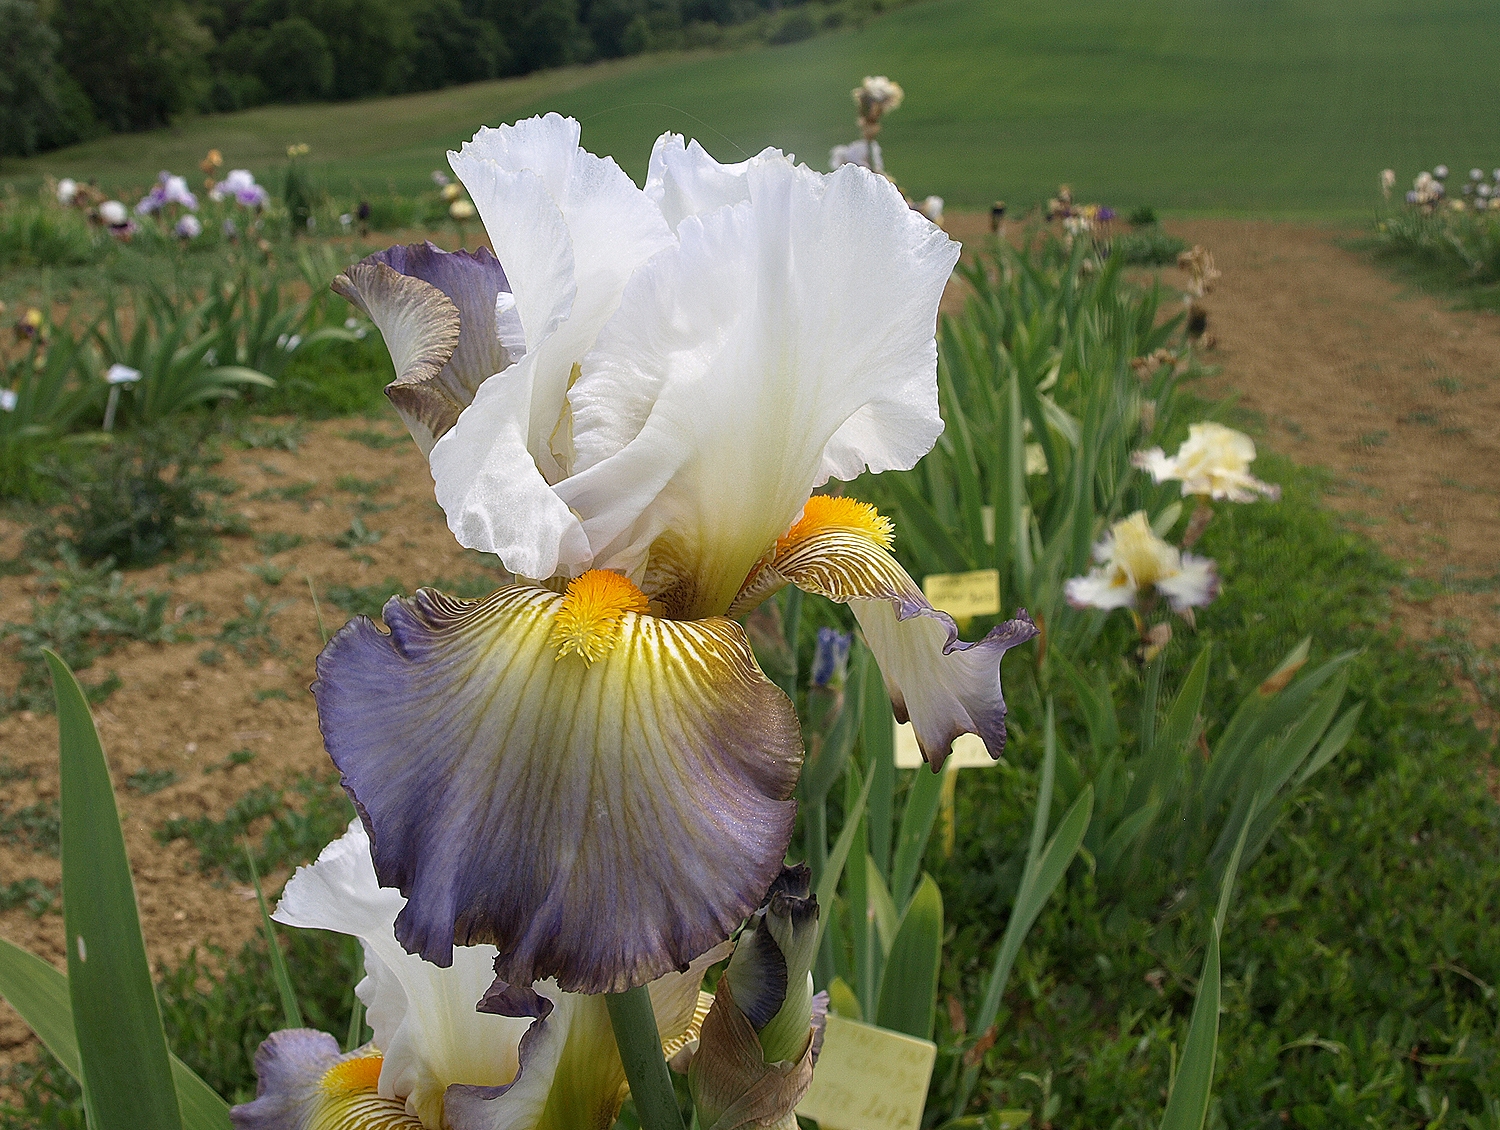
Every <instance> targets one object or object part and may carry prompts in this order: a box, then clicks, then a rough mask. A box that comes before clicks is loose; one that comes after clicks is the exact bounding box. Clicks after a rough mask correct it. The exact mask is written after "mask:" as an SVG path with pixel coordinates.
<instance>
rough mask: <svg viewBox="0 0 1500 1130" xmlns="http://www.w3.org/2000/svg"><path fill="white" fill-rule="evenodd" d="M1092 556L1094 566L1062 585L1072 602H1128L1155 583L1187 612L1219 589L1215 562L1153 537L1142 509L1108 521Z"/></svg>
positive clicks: (1080, 605) (1132, 603)
mask: <svg viewBox="0 0 1500 1130" xmlns="http://www.w3.org/2000/svg"><path fill="white" fill-rule="evenodd" d="M1094 560H1095V561H1097V562H1099V567H1098V568H1097V569H1091V570H1090V571H1089V573H1088V575H1087V576H1083V577H1074V578H1072V579H1071V580H1069V581H1068V582H1067V583H1066V584H1065V585H1064V586H1063V592H1064V594H1065V595H1066V596H1067V598H1068V603H1069V604H1071V605H1072V606H1073V607H1074V608H1105V609H1109V608H1132V607H1134V606H1135V603H1136V600H1137V599H1138V598H1139V596H1140V594H1141V592H1142V591H1143V590H1145V589H1148V588H1154V589H1155V590H1156V591H1157V592H1159V593H1161V595H1162V596H1164V597H1166V598H1167V603H1168V604H1170V605H1171V606H1172V611H1173V612H1186V611H1187V610H1188V609H1189V608H1194V607H1198V608H1201V607H1202V606H1204V605H1206V604H1208V603H1209V601H1211V600H1213V598H1214V597H1215V596H1217V595H1218V592H1219V577H1218V574H1217V573H1216V572H1215V571H1214V563H1213V562H1212V561H1210V560H1209V559H1208V558H1206V557H1197V556H1194V555H1193V554H1191V553H1182V552H1180V551H1179V550H1178V549H1177V547H1176V546H1174V545H1170V544H1168V543H1167V542H1165V541H1163V540H1162V539H1161V538H1159V537H1157V536H1156V531H1155V530H1153V529H1152V528H1151V523H1150V522H1149V521H1148V520H1147V518H1146V512H1145V511H1144V510H1137V511H1136V512H1135V513H1134V514H1132V515H1130V517H1128V518H1123V519H1121V520H1120V521H1118V522H1116V523H1115V524H1114V525H1113V526H1111V527H1110V530H1109V533H1108V534H1106V535H1105V537H1104V540H1103V541H1101V542H1100V543H1099V544H1098V545H1097V546H1095V547H1094Z"/></svg>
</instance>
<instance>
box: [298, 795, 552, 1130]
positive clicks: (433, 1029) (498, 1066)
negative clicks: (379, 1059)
mask: <svg viewBox="0 0 1500 1130" xmlns="http://www.w3.org/2000/svg"><path fill="white" fill-rule="evenodd" d="M405 905H406V899H404V898H402V897H401V894H400V892H399V891H396V890H394V889H393V888H389V887H381V886H380V884H379V883H378V882H377V880H376V878H375V867H374V864H373V863H372V862H371V860H370V840H369V837H368V835H366V833H365V829H364V826H363V825H362V824H361V823H359V822H358V821H355V822H354V823H352V824H351V825H350V826H349V831H348V832H346V833H345V834H344V836H343V837H342V838H340V839H337V840H335V841H334V842H333V843H331V844H329V845H328V846H327V847H326V848H324V849H323V851H322V853H321V854H320V855H319V856H318V860H317V862H316V863H314V864H312V865H311V866H309V867H301V868H298V870H297V873H296V874H295V875H294V876H292V878H291V880H290V881H289V882H288V883H287V885H286V891H285V893H284V894H283V895H282V898H281V905H280V906H279V907H278V908H277V910H276V914H275V916H274V917H275V918H276V920H277V921H278V922H282V923H285V924H286V925H288V926H300V927H303V928H306V929H317V930H334V931H337V932H338V933H341V934H350V935H353V936H354V937H356V938H358V939H359V940H360V941H361V942H362V943H363V944H364V949H365V978H364V980H362V981H361V982H360V983H359V985H358V986H357V987H356V990H355V991H356V992H357V993H358V995H359V998H360V1000H362V1001H364V1003H365V1006H366V1009H367V1011H366V1013H365V1015H366V1018H367V1019H368V1021H369V1023H370V1027H371V1028H372V1029H373V1030H374V1033H375V1039H374V1043H375V1046H376V1047H378V1048H380V1049H381V1050H382V1051H383V1053H384V1055H385V1062H384V1065H383V1067H382V1068H381V1072H380V1089H379V1093H380V1094H381V1095H382V1096H383V1097H385V1098H398V1099H405V1101H406V1109H407V1112H408V1113H409V1114H410V1115H412V1116H413V1117H416V1118H420V1119H421V1120H422V1122H423V1123H424V1124H425V1125H427V1126H440V1125H442V1109H443V1108H442V1101H443V1091H444V1089H445V1088H446V1087H447V1086H448V1084H450V1083H452V1082H454V1081H455V1080H463V1081H464V1082H467V1083H478V1084H501V1083H508V1082H510V1080H511V1079H513V1078H514V1077H515V1074H516V1069H517V1066H518V1060H517V1055H516V1048H517V1046H518V1045H519V1043H520V1041H521V1036H522V1034H523V1033H524V1032H525V1031H526V1029H527V1027H529V1025H530V1021H529V1020H522V1019H517V1018H514V1017H507V1016H488V1015H484V1014H482V1013H478V1012H476V1011H475V1010H474V1003H475V1002H476V1001H477V1000H479V998H480V997H481V996H482V995H483V994H484V991H485V990H486V989H487V988H488V987H489V986H490V983H491V982H492V981H493V980H494V977H495V971H494V960H495V953H496V951H495V947H494V946H466V947H460V948H458V949H455V950H454V953H453V965H452V966H451V967H450V968H448V969H440V968H438V967H437V966H436V965H432V964H430V963H428V962H425V961H423V960H422V959H421V958H419V957H416V956H414V955H412V954H409V953H407V952H406V951H405V950H404V949H402V947H401V945H400V943H399V942H397V941H396V935H395V929H394V923H395V921H396V915H398V914H399V913H400V912H401V909H402V907H404V906H405Z"/></svg>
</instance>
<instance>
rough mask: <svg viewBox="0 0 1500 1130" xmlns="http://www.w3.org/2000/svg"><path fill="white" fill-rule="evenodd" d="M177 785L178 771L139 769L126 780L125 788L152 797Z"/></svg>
mask: <svg viewBox="0 0 1500 1130" xmlns="http://www.w3.org/2000/svg"><path fill="white" fill-rule="evenodd" d="M176 783H177V770H175V769H137V770H136V771H135V772H134V773H132V774H130V776H128V777H126V778H125V787H126V788H128V789H132V790H134V791H135V792H138V793H140V794H141V796H150V795H151V794H152V793H159V792H161V791H162V789H165V788H167V787H168V786H170V785H175V784H176Z"/></svg>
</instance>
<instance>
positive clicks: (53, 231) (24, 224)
mask: <svg viewBox="0 0 1500 1130" xmlns="http://www.w3.org/2000/svg"><path fill="white" fill-rule="evenodd" d="M0 30H3V29H0ZM108 239H109V237H108V236H107V235H102V234H100V233H99V232H98V231H97V230H95V229H94V228H92V227H90V226H89V223H88V221H87V220H86V219H84V217H83V216H82V215H81V214H80V213H78V212H77V211H74V210H71V209H62V208H51V207H47V206H45V205H37V204H34V203H29V202H21V201H17V200H15V199H11V200H8V201H6V202H5V204H4V206H0V267H6V268H17V267H77V266H84V265H86V264H89V263H97V262H98V261H99V260H100V259H102V258H103V257H104V254H105V252H106V251H107V250H108V248H109V243H108Z"/></svg>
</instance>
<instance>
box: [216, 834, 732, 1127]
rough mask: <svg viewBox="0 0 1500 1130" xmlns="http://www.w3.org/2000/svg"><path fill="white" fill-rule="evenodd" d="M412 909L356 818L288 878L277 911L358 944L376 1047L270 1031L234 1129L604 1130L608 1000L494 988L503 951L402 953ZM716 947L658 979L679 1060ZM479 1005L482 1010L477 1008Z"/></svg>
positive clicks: (611, 1075)
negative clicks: (252, 1094)
mask: <svg viewBox="0 0 1500 1130" xmlns="http://www.w3.org/2000/svg"><path fill="white" fill-rule="evenodd" d="M405 903H406V900H405V899H404V898H402V897H401V895H400V894H399V893H398V892H396V891H393V890H391V889H389V888H383V887H381V886H380V884H379V883H378V882H377V880H376V878H375V869H374V867H373V865H372V864H371V862H370V841H369V839H368V837H367V836H366V834H365V830H364V827H363V826H362V825H361V824H360V823H359V822H358V821H356V822H355V823H353V824H351V825H350V827H349V831H348V832H347V833H346V834H345V835H344V836H343V837H342V838H341V839H338V840H335V841H334V842H333V843H331V844H329V845H328V846H327V847H326V848H324V849H323V852H322V854H321V855H319V856H318V860H317V862H316V863H314V864H312V865H311V866H310V867H302V868H299V869H298V871H297V874H296V875H294V876H293V877H292V879H291V880H290V881H289V882H288V883H287V886H286V892H285V894H284V895H283V896H282V900H281V905H280V906H279V907H278V908H277V910H276V914H275V915H274V917H275V918H276V920H277V921H278V922H281V923H284V924H285V925H288V926H298V927H303V928H306V929H318V930H333V931H336V932H338V933H341V934H349V935H352V936H353V937H356V938H358V939H359V940H360V942H361V943H362V944H363V946H364V954H365V977H364V979H363V980H362V981H360V983H359V984H358V985H357V986H356V987H355V993H356V994H357V995H358V996H359V999H360V1000H361V1001H363V1002H364V1004H365V1006H366V1009H367V1011H366V1013H365V1016H366V1019H367V1020H368V1022H369V1024H370V1027H371V1029H372V1030H373V1033H374V1038H373V1040H372V1041H371V1042H370V1043H369V1044H367V1045H365V1046H364V1047H361V1048H358V1049H356V1050H355V1051H353V1052H351V1053H348V1054H340V1052H339V1048H338V1044H337V1043H336V1042H335V1041H334V1039H333V1037H331V1036H329V1035H327V1034H326V1033H324V1032H318V1031H314V1030H311V1029H306V1028H298V1029H287V1030H284V1031H281V1032H276V1033H273V1034H272V1035H271V1036H270V1037H269V1038H268V1039H267V1040H266V1041H265V1043H263V1044H262V1045H261V1048H260V1050H259V1051H258V1052H257V1053H256V1057H255V1068H256V1074H257V1076H258V1077H259V1080H260V1085H259V1088H258V1091H257V1098H256V1100H255V1101H254V1102H250V1103H245V1104H242V1105H240V1106H237V1107H235V1108H234V1110H233V1111H232V1112H231V1119H232V1121H233V1122H234V1124H235V1126H236V1127H237V1128H238V1130H419V1128H421V1130H605V1128H607V1127H609V1126H611V1125H613V1124H614V1120H615V1117H616V1116H617V1115H618V1113H619V1109H620V1104H621V1102H622V1101H623V1099H624V1096H625V1094H626V1093H627V1087H626V1082H625V1072H624V1068H623V1067H622V1066H621V1063H620V1057H619V1053H618V1051H617V1050H616V1048H615V1040H614V1034H613V1030H612V1028H611V1026H610V1021H609V1016H608V1012H607V1010H606V1007H605V1002H604V999H603V998H602V997H586V996H581V995H579V994H575V993H565V992H561V991H560V990H558V988H557V985H556V983H555V982H538V983H537V984H536V985H535V986H533V989H534V992H532V993H530V994H526V993H513V994H504V993H502V994H492V995H490V996H487V997H485V998H484V999H483V1000H481V997H483V996H484V994H485V990H486V989H487V988H488V987H489V985H490V982H491V981H492V980H493V979H494V961H495V948H494V947H493V946H472V947H465V948H462V949H459V950H456V951H455V952H454V959H453V964H452V965H451V966H449V967H448V968H446V969H440V968H438V967H437V966H436V965H432V964H430V963H428V962H425V961H423V960H422V959H421V958H418V957H415V956H413V955H411V954H408V953H407V952H406V951H405V950H403V949H402V948H401V945H400V943H398V942H397V941H396V935H395V921H396V917H397V915H398V914H399V913H400V912H401V910H402V908H403V907H404V906H405ZM728 950H729V947H728V945H727V944H726V945H725V946H722V947H719V948H716V949H714V950H711V951H709V953H707V954H705V955H704V956H703V957H702V958H701V959H699V960H698V961H696V962H694V963H693V964H692V965H691V966H690V967H689V968H688V969H687V970H685V971H684V972H682V973H669V974H667V975H666V976H665V977H662V978H660V979H659V980H657V981H655V982H653V983H652V984H651V985H650V986H649V991H650V994H651V1003H652V1005H653V1007H654V1010H655V1012H656V1019H657V1026H658V1029H659V1030H660V1032H661V1036H662V1040H663V1055H664V1056H667V1057H669V1058H670V1056H671V1055H673V1054H674V1053H675V1052H676V1051H678V1050H679V1049H681V1048H682V1047H683V1046H684V1045H685V1044H687V1043H688V1042H689V1041H690V1040H694V1039H696V1038H697V1035H698V1030H699V1028H700V1026H701V1024H702V1020H703V1016H704V1015H705V1014H706V1013H707V1011H708V1007H709V1005H710V1004H711V1003H712V998H710V997H708V996H707V994H703V995H701V996H700V994H699V991H698V987H699V984H700V982H701V981H702V979H703V972H704V970H705V969H706V968H707V967H708V966H709V965H710V964H712V963H713V962H714V961H717V960H720V959H722V958H723V957H725V956H727V954H728ZM476 1001H479V1002H480V1005H479V1008H478V1009H476V1008H475V1002H476Z"/></svg>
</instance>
